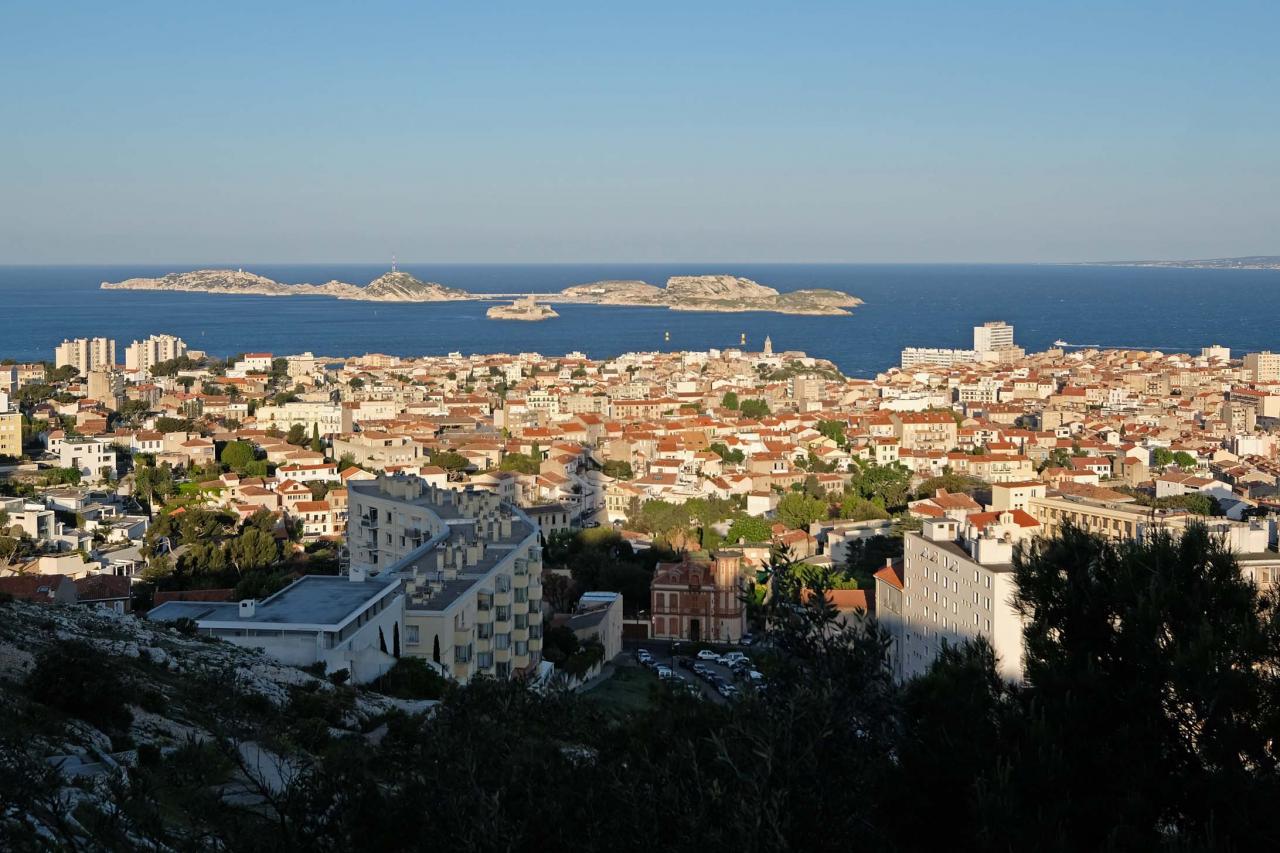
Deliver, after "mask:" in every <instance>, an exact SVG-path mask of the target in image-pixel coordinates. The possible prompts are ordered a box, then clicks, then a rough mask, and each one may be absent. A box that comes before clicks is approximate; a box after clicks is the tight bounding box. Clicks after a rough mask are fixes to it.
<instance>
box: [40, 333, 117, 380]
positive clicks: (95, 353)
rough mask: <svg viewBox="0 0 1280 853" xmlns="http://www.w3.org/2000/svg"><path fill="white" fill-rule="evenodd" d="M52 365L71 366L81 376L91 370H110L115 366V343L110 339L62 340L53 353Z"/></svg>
mask: <svg viewBox="0 0 1280 853" xmlns="http://www.w3.org/2000/svg"><path fill="white" fill-rule="evenodd" d="M53 365H54V367H66V366H67V365H71V366H72V367H74V368H75V369H76V370H78V371H79V372H80V375H81V376H87V375H88V373H89V371H91V370H110V369H112V368H114V367H115V365H116V342H115V341H113V340H111V339H110V338H76V339H75V340H64V341H63V342H62V343H60V344H58V346H57V348H56V349H54V351H53Z"/></svg>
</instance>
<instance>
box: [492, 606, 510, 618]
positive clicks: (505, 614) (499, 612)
mask: <svg viewBox="0 0 1280 853" xmlns="http://www.w3.org/2000/svg"><path fill="white" fill-rule="evenodd" d="M494 611H495V612H494V614H493V618H494V619H496V620H497V621H499V622H508V621H510V620H511V605H509V604H499V605H498V606H497V607H495V608H494Z"/></svg>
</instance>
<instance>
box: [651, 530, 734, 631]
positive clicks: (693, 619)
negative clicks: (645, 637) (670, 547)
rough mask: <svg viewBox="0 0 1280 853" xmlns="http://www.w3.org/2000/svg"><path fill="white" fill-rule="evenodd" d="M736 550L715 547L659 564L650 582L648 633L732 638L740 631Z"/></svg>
mask: <svg viewBox="0 0 1280 853" xmlns="http://www.w3.org/2000/svg"><path fill="white" fill-rule="evenodd" d="M743 590H744V576H743V558H742V553H741V552H739V551H734V550H725V551H718V552H716V553H714V554H711V555H709V556H708V555H701V556H695V555H686V556H685V557H684V558H683V559H681V560H679V561H677V562H673V563H659V564H658V565H657V568H656V569H655V571H654V573H653V582H652V584H651V585H650V592H649V597H650V614H651V616H650V628H651V630H650V636H652V637H654V638H655V639H660V640H690V641H692V642H701V641H706V642H719V643H736V642H737V641H738V640H740V639H741V638H742V634H743V632H744V631H745V630H746V609H745V607H744V605H743V599H742V593H743Z"/></svg>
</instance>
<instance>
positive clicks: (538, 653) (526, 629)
mask: <svg viewBox="0 0 1280 853" xmlns="http://www.w3.org/2000/svg"><path fill="white" fill-rule="evenodd" d="M348 488H349V490H350V492H349V497H348V521H347V543H348V550H349V553H350V559H351V570H352V571H353V572H354V571H356V570H357V569H359V570H362V571H369V572H373V571H381V572H382V573H383V574H386V575H394V576H396V577H400V578H403V579H404V581H405V602H406V604H405V643H404V651H405V653H406V654H410V655H415V656H419V657H423V658H426V659H428V660H431V661H432V662H433V663H434V664H435V665H436V666H438V667H439V668H440V670H441V671H442V672H444V673H445V674H446V675H448V676H449V677H450V678H453V679H455V680H457V681H459V682H464V683H465V682H466V681H468V680H470V679H471V678H472V677H473V676H475V675H480V674H484V675H490V676H493V677H495V678H509V677H513V676H516V675H531V674H533V673H535V672H536V671H537V670H538V665H539V663H540V661H541V660H542V551H541V548H540V547H539V546H538V541H539V540H538V526H537V525H536V524H535V523H533V522H532V521H530V519H529V517H528V516H526V515H525V514H524V512H523V511H521V510H520V509H519V508H518V507H516V506H514V505H512V504H510V503H507V502H504V501H503V500H502V499H501V498H499V497H498V496H497V495H496V494H493V493H491V492H485V491H477V490H471V489H467V490H450V489H442V488H439V487H437V486H433V485H431V484H429V483H427V482H426V481H425V480H423V479H422V478H421V477H416V476H406V475H404V474H397V475H395V476H386V475H383V476H379V477H378V478H377V479H376V480H364V481H351V482H349V483H348Z"/></svg>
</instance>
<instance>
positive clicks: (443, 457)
mask: <svg viewBox="0 0 1280 853" xmlns="http://www.w3.org/2000/svg"><path fill="white" fill-rule="evenodd" d="M428 458H429V460H430V462H431V464H432V465H435V466H437V467H439V468H444V469H445V470H446V471H461V470H463V469H464V468H470V467H471V460H470V459H468V458H467V457H465V456H463V455H462V454H461V453H455V452H453V451H452V450H440V451H436V452H433V453H432V454H431V455H430V456H429V457H428Z"/></svg>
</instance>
